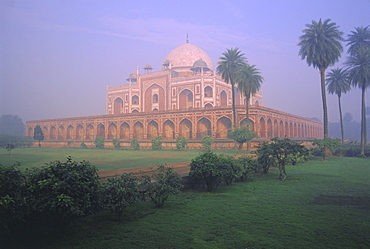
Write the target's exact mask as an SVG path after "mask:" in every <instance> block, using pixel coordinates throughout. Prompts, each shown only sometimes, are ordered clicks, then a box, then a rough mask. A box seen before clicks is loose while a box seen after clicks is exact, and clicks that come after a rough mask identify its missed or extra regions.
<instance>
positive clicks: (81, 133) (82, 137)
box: [76, 125, 84, 140]
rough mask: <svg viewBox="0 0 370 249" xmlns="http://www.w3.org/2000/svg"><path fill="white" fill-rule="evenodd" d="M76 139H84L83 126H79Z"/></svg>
mask: <svg viewBox="0 0 370 249" xmlns="http://www.w3.org/2000/svg"><path fill="white" fill-rule="evenodd" d="M76 139H78V140H82V139H84V128H83V127H82V125H77V127H76Z"/></svg>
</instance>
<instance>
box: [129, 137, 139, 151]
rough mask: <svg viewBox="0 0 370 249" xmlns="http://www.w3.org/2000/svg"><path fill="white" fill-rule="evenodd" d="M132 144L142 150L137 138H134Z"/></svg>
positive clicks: (134, 147)
mask: <svg viewBox="0 0 370 249" xmlns="http://www.w3.org/2000/svg"><path fill="white" fill-rule="evenodd" d="M130 145H131V148H132V149H134V150H140V144H139V141H138V140H137V138H134V139H132V140H131V143H130Z"/></svg>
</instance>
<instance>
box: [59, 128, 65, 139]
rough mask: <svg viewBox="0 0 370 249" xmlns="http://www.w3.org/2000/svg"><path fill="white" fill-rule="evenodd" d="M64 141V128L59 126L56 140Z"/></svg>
mask: <svg viewBox="0 0 370 249" xmlns="http://www.w3.org/2000/svg"><path fill="white" fill-rule="evenodd" d="M64 139H65V134H64V126H63V125H61V126H59V128H58V140H64Z"/></svg>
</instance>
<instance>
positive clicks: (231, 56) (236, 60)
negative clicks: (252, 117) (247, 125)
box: [216, 48, 246, 128]
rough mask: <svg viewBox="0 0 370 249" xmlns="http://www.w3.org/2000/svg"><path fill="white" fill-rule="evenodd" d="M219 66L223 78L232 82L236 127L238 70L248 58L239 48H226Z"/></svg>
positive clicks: (218, 70)
mask: <svg viewBox="0 0 370 249" xmlns="http://www.w3.org/2000/svg"><path fill="white" fill-rule="evenodd" d="M222 55H223V56H221V57H220V58H219V59H220V61H219V62H218V66H217V69H216V70H217V73H219V74H221V77H222V79H223V80H224V81H225V82H226V83H230V84H231V94H232V108H233V122H234V128H236V127H237V126H238V124H237V120H236V110H235V83H236V78H237V74H238V72H239V71H240V70H241V69H242V68H243V66H244V65H245V63H246V62H245V60H246V58H245V57H244V54H243V53H242V52H241V51H240V50H239V49H238V48H231V49H226V52H224V53H222Z"/></svg>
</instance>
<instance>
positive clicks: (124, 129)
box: [119, 122, 130, 139]
mask: <svg viewBox="0 0 370 249" xmlns="http://www.w3.org/2000/svg"><path fill="white" fill-rule="evenodd" d="M119 137H120V138H121V139H130V126H129V125H128V123H126V122H124V123H122V124H121V126H120V128H119Z"/></svg>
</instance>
